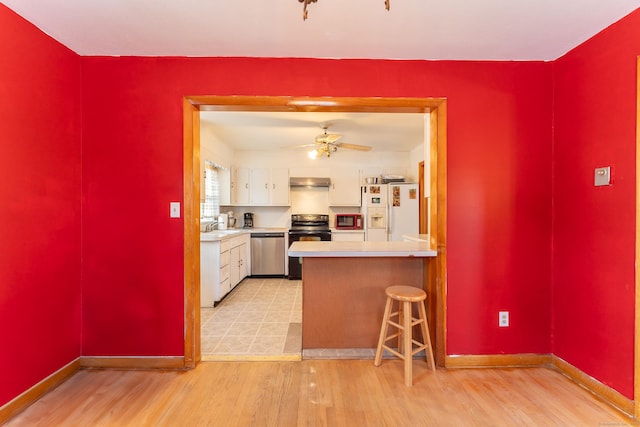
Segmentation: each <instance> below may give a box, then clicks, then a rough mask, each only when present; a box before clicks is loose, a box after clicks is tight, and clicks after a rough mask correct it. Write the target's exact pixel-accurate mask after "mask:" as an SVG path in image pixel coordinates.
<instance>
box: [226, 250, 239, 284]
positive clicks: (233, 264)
mask: <svg viewBox="0 0 640 427" xmlns="http://www.w3.org/2000/svg"><path fill="white" fill-rule="evenodd" d="M238 283H240V247H239V246H236V247H235V248H231V250H230V251H229V284H230V285H231V288H233V287H234V286H235V285H237V284H238Z"/></svg>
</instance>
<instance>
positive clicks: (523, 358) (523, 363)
mask: <svg viewBox="0 0 640 427" xmlns="http://www.w3.org/2000/svg"><path fill="white" fill-rule="evenodd" d="M551 357H552V356H551V355H549V354H533V353H531V354H529V353H526V354H486V355H485V354H482V355H449V356H447V357H446V362H445V367H446V368H513V367H533V366H536V367H551Z"/></svg>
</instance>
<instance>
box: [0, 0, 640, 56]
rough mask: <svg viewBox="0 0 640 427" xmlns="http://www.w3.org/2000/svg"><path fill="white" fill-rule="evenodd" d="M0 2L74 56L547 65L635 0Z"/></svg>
mask: <svg viewBox="0 0 640 427" xmlns="http://www.w3.org/2000/svg"><path fill="white" fill-rule="evenodd" d="M390 2H391V10H390V11H387V10H385V7H384V0H348V1H345V0H343V1H340V0H318V1H317V3H312V4H310V5H309V8H308V11H309V17H308V19H307V20H306V21H303V19H302V3H300V2H299V1H298V0H271V1H265V0H231V1H229V0H180V1H177V0H176V1H169V0H164V1H158V0H155V1H152V0H109V1H107V0H102V1H101V0H3V3H4V4H5V5H6V6H8V7H9V8H11V9H13V10H14V11H16V12H17V13H18V14H20V15H22V16H23V17H25V18H26V19H28V20H29V21H31V22H32V23H34V24H35V25H36V26H38V27H39V28H41V29H42V30H43V31H44V32H45V33H47V34H49V35H51V36H52V37H53V38H55V39H56V40H58V41H60V42H61V43H63V44H64V45H66V46H67V47H69V48H70V49H72V50H73V51H75V52H76V53H78V54H80V55H109V56H110V55H115V56H251V57H314V58H373V59H380V58H387V59H434V60H435V59H466V60H544V61H546V60H554V59H557V58H558V57H560V56H562V55H563V54H564V53H566V52H567V51H569V50H570V49H572V48H573V47H575V46H577V45H578V44H580V43H582V42H583V41H585V40H586V39H588V38H589V37H591V36H593V35H594V34H596V33H598V32H599V31H600V30H602V29H604V28H605V27H607V26H608V25H610V24H612V23H614V22H615V21H617V20H618V19H620V18H622V17H623V16H624V15H626V14H628V13H630V12H631V11H633V10H635V9H636V8H638V7H640V0H446V1H436V0H390Z"/></svg>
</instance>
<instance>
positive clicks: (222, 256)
mask: <svg viewBox="0 0 640 427" xmlns="http://www.w3.org/2000/svg"><path fill="white" fill-rule="evenodd" d="M250 239H251V236H250V234H248V233H245V234H241V235H239V236H234V237H231V236H229V237H226V238H225V239H223V240H221V241H212V242H201V243H200V306H201V307H213V306H214V304H215V303H217V302H219V301H220V300H222V298H223V297H224V296H225V295H226V294H228V293H229V292H231V290H232V289H233V288H234V287H235V286H236V285H237V284H238V283H240V282H241V281H242V279H244V278H245V277H247V276H248V275H249V274H250V271H249V265H251V263H250V260H249V250H248V248H249V243H250Z"/></svg>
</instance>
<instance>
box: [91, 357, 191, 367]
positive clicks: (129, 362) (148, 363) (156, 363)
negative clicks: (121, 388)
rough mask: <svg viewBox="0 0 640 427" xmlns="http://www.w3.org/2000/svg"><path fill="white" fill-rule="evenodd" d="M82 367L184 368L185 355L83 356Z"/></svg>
mask: <svg viewBox="0 0 640 427" xmlns="http://www.w3.org/2000/svg"><path fill="white" fill-rule="evenodd" d="M80 367H81V368H84V369H167V370H177V369H184V368H185V367H187V368H190V367H189V366H185V363H184V357H180V356H155V357H147V356H93V357H87V356H83V357H81V358H80Z"/></svg>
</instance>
